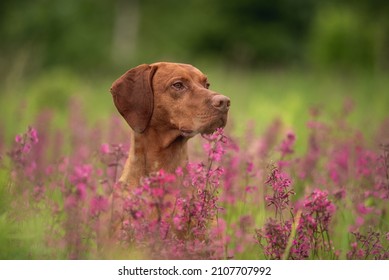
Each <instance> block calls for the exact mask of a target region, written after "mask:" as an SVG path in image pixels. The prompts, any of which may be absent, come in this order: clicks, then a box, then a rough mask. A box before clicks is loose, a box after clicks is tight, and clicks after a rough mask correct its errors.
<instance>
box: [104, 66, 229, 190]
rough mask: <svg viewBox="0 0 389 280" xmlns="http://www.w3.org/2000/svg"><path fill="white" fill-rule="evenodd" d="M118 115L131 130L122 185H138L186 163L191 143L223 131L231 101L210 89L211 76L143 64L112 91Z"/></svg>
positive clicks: (189, 68)
mask: <svg viewBox="0 0 389 280" xmlns="http://www.w3.org/2000/svg"><path fill="white" fill-rule="evenodd" d="M111 93H112V97H113V101H114V103H115V106H116V108H117V109H118V111H119V113H120V114H121V115H122V116H123V118H124V119H125V120H126V121H127V123H128V124H129V126H130V127H131V128H132V133H131V148H130V152H129V157H128V159H127V162H126V164H125V167H124V170H123V174H122V176H121V178H120V181H121V182H123V183H126V184H129V186H138V185H139V184H140V180H141V178H142V177H145V176H148V175H149V174H151V173H152V172H155V171H158V170H160V169H164V170H165V171H167V172H170V173H172V172H174V171H175V170H176V168H177V167H179V166H184V165H185V164H186V163H187V160H188V155H187V141H188V139H189V138H191V137H193V136H195V135H196V134H198V133H205V134H207V133H211V132H213V131H214V130H215V129H216V128H219V127H224V126H225V124H226V121H227V113H228V109H229V107H230V99H229V98H228V97H226V96H224V95H221V94H219V93H217V92H214V91H212V90H210V89H209V82H208V80H207V77H206V76H205V75H204V74H203V73H201V71H200V70H198V69H197V68H195V67H193V66H192V65H189V64H178V63H167V62H160V63H153V64H150V65H148V64H142V65H139V66H137V67H135V68H133V69H130V70H128V71H127V72H126V73H125V74H124V75H122V76H121V77H120V78H119V79H117V80H116V81H115V82H114V83H113V84H112V87H111Z"/></svg>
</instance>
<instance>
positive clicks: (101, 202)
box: [89, 196, 109, 216]
mask: <svg viewBox="0 0 389 280" xmlns="http://www.w3.org/2000/svg"><path fill="white" fill-rule="evenodd" d="M108 207H109V202H108V199H107V198H106V197H103V196H95V197H93V198H92V199H91V201H90V205H89V211H90V214H91V215H92V216H95V215H98V214H99V213H100V212H104V211H107V210H108Z"/></svg>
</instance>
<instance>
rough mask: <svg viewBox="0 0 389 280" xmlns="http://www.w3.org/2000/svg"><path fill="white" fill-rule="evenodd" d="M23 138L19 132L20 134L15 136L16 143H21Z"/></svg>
mask: <svg viewBox="0 0 389 280" xmlns="http://www.w3.org/2000/svg"><path fill="white" fill-rule="evenodd" d="M22 140H23V137H22V136H21V135H19V134H18V135H16V136H15V142H16V143H21V142H22Z"/></svg>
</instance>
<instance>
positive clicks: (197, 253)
mask: <svg viewBox="0 0 389 280" xmlns="http://www.w3.org/2000/svg"><path fill="white" fill-rule="evenodd" d="M70 110H71V113H70V118H69V120H68V124H67V129H66V130H63V129H61V130H59V129H56V128H55V127H54V126H53V125H52V115H50V113H47V112H43V113H41V114H40V115H39V116H38V117H37V118H36V120H35V121H33V122H32V123H31V126H30V127H28V128H26V131H25V132H24V133H21V134H18V135H16V136H15V137H14V141H13V143H12V145H10V146H9V145H5V143H3V142H2V139H0V202H1V206H0V247H1V250H0V258H2V259H14V258H16V259H20V258H22V259H118V258H129V259H389V245H388V244H389V212H388V211H389V204H388V200H389V142H385V141H388V139H389V120H388V121H386V122H385V123H383V124H382V125H380V126H379V127H377V133H376V135H374V136H368V137H367V136H366V135H364V133H363V131H359V130H357V129H355V128H353V127H351V126H350V125H349V124H348V122H347V115H348V113H349V108H348V107H347V106H346V107H345V108H344V110H343V111H342V112H341V113H340V114H339V116H338V118H337V119H336V121H333V122H328V121H323V119H322V118H321V114H320V111H319V110H315V109H312V111H311V119H309V120H307V127H306V129H307V130H308V131H309V133H308V139H300V138H299V135H296V134H295V133H294V132H293V131H291V130H285V128H284V126H283V124H282V123H281V121H278V120H275V121H274V122H273V123H271V124H270V125H269V127H268V129H267V130H266V131H265V132H264V133H262V134H261V135H255V133H254V132H253V131H254V129H253V127H254V126H255V123H251V124H248V125H247V132H246V133H245V134H244V135H243V136H241V137H239V138H238V137H234V136H233V135H231V134H232V133H230V132H229V130H225V131H223V130H218V131H216V132H215V133H214V134H212V135H203V136H197V137H196V138H195V139H192V140H191V141H190V163H189V164H188V165H187V166H186V167H184V168H179V169H177V170H176V172H175V174H167V173H166V172H164V171H163V170H161V171H160V172H158V173H156V174H153V175H152V176H151V177H150V178H145V179H144V180H143V183H142V185H140V186H138V187H137V188H134V189H132V190H131V191H130V194H129V195H128V196H125V197H123V196H121V197H119V196H113V195H112V193H113V191H114V190H115V189H120V188H123V187H125V186H121V185H120V184H119V183H117V179H118V177H119V176H120V173H121V170H122V168H123V164H124V161H125V159H126V157H127V152H128V149H129V145H131V143H129V139H128V138H129V137H128V131H127V130H123V129H121V128H120V127H121V126H120V125H119V124H120V122H122V120H121V119H120V118H118V117H112V119H111V121H110V122H109V123H107V124H101V125H97V126H94V127H91V126H90V125H89V124H88V123H87V121H86V120H85V119H83V116H82V114H81V113H80V112H81V110H80V109H79V107H78V105H77V103H75V104H72V106H71V107H70ZM299 141H302V143H307V146H306V147H305V149H304V152H302V153H299V154H297V153H296V152H295V151H294V150H295V145H296V143H298V142H299ZM177 181H178V182H180V185H181V188H179V189H177V188H175V187H174V184H176V182H177ZM182 190H185V191H182ZM172 197H173V198H174V199H172ZM118 205H120V207H118ZM118 208H120V209H119V210H118ZM118 211H119V212H120V211H121V212H122V213H125V215H124V216H123V215H119V214H121V213H118ZM155 213H157V214H155ZM118 215H119V216H118ZM122 216H123V217H125V218H122V219H121V220H120V228H119V230H118V232H119V234H117V235H113V234H112V232H111V230H110V228H111V224H112V223H113V221H114V220H117V219H118V217H122Z"/></svg>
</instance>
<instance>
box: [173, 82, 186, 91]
mask: <svg viewBox="0 0 389 280" xmlns="http://www.w3.org/2000/svg"><path fill="white" fill-rule="evenodd" d="M172 87H173V88H174V89H176V90H183V89H184V88H185V85H184V83H183V82H175V83H174V84H172Z"/></svg>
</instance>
